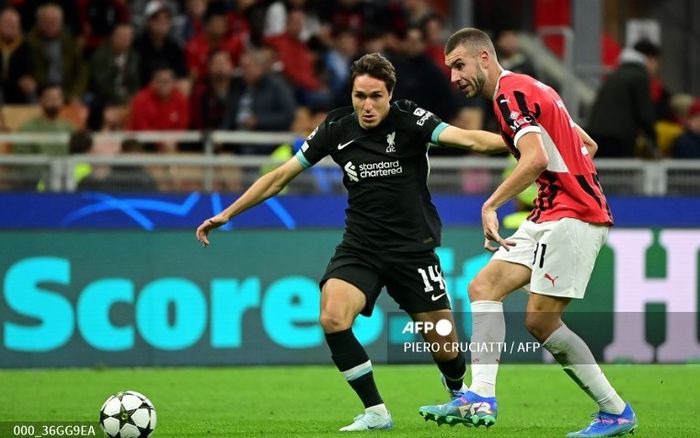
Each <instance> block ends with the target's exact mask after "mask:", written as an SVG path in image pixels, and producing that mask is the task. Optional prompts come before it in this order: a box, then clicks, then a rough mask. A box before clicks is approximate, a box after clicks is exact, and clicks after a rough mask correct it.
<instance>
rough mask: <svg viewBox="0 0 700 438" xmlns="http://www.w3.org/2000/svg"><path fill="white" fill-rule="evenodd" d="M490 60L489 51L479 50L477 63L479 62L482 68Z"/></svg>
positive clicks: (486, 65)
mask: <svg viewBox="0 0 700 438" xmlns="http://www.w3.org/2000/svg"><path fill="white" fill-rule="evenodd" d="M490 61H491V55H489V52H488V51H487V50H482V51H481V52H479V64H481V66H482V67H483V68H486V67H488V65H489V62H490Z"/></svg>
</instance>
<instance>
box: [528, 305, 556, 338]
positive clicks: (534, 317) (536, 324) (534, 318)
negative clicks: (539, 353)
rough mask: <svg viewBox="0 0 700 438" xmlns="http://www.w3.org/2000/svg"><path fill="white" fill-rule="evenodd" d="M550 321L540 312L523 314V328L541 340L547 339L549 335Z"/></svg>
mask: <svg viewBox="0 0 700 438" xmlns="http://www.w3.org/2000/svg"><path fill="white" fill-rule="evenodd" d="M550 326H551V322H550V321H548V320H547V318H545V317H543V315H542V314H541V313H538V312H529V313H528V314H527V315H526V316H525V328H527V331H528V332H530V334H531V335H532V336H533V337H534V338H535V339H537V340H538V341H540V342H542V341H544V340H545V339H547V338H548V337H549V335H550V333H549V332H550Z"/></svg>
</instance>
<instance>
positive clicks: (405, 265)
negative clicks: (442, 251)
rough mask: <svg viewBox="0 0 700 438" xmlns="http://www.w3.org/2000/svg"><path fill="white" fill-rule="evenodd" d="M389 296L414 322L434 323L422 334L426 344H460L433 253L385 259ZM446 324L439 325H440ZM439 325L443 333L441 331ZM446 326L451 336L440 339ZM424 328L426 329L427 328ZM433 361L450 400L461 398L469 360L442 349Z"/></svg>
mask: <svg viewBox="0 0 700 438" xmlns="http://www.w3.org/2000/svg"><path fill="white" fill-rule="evenodd" d="M382 263H383V271H384V278H385V279H386V286H387V292H388V293H389V295H391V297H392V298H393V299H394V301H396V302H397V303H398V304H399V307H400V308H401V309H402V310H404V311H405V312H406V313H408V314H409V315H410V316H411V318H413V320H414V321H421V322H431V323H432V325H431V327H433V328H432V329H431V330H423V331H422V332H421V334H422V335H423V339H424V340H425V341H426V342H430V343H433V342H435V343H437V344H438V345H443V344H444V343H445V342H447V343H448V345H451V346H453V345H455V344H457V343H459V338H458V336H457V331H456V330H454V327H455V322H454V318H453V316H452V311H451V310H450V299H449V296H448V293H447V286H446V285H445V280H444V279H443V278H442V269H441V268H440V260H439V259H438V257H437V255H436V254H435V252H434V251H432V250H430V251H425V252H421V253H416V254H401V255H393V254H384V255H382ZM441 320H442V321H443V322H440V321H441ZM438 323H440V324H441V326H440V328H441V330H438ZM445 324H446V325H448V326H449V327H450V330H447V331H448V333H445V334H444V335H440V334H439V333H438V331H440V332H442V329H443V328H444V327H445ZM424 327H425V326H424ZM432 354H433V359H434V360H435V363H436V364H437V366H438V368H439V369H440V372H441V373H442V378H441V380H442V382H443V385H444V386H445V388H446V389H447V390H448V393H449V395H450V397H451V398H454V397H455V396H459V395H461V392H462V391H463V390H465V389H467V388H466V387H465V386H464V374H465V373H466V360H465V358H464V355H463V354H462V353H461V352H459V349H455V348H452V349H450V350H449V351H448V350H446V349H445V348H444V346H443V348H440V350H439V351H436V352H433V353H432Z"/></svg>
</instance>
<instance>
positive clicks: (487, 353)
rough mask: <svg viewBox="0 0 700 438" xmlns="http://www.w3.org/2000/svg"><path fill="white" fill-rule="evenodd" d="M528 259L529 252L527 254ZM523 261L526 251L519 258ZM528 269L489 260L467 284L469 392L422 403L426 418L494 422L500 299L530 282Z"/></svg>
mask: <svg viewBox="0 0 700 438" xmlns="http://www.w3.org/2000/svg"><path fill="white" fill-rule="evenodd" d="M527 257H528V258H529V259H531V258H532V253H530V254H527ZM520 258H521V259H522V260H523V262H524V261H525V252H524V251H523V256H522V257H520ZM530 274H531V271H530V269H529V268H527V267H526V266H524V263H523V264H521V263H515V262H510V261H504V260H496V259H494V260H491V261H490V262H489V264H488V265H486V267H485V268H484V269H483V270H481V272H479V274H477V276H476V278H474V280H473V281H472V282H471V283H470V284H469V298H470V300H471V311H472V339H471V342H472V343H473V344H474V345H477V346H478V348H473V349H472V355H471V373H472V383H471V385H469V391H467V392H466V393H464V394H463V395H462V396H461V397H458V398H456V399H454V400H452V401H451V402H450V403H447V404H444V405H437V406H423V407H421V408H420V409H419V413H420V414H421V415H422V416H423V417H424V418H426V419H430V420H435V421H436V422H438V423H439V424H440V423H448V424H451V425H454V424H457V423H463V424H466V425H475V426H480V425H486V426H491V425H493V424H494V423H495V422H496V417H497V412H498V406H497V403H496V374H497V373H498V364H499V362H500V352H501V344H502V343H503V342H504V341H505V331H506V329H505V319H504V315H503V303H502V301H503V299H504V298H505V297H506V296H508V294H510V293H511V292H513V291H514V290H517V289H519V288H521V287H523V286H524V285H526V284H527V283H529V281H530Z"/></svg>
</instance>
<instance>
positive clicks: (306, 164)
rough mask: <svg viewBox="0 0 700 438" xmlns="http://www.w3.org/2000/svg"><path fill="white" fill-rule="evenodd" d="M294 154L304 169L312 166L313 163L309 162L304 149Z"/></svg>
mask: <svg viewBox="0 0 700 438" xmlns="http://www.w3.org/2000/svg"><path fill="white" fill-rule="evenodd" d="M294 156H295V157H296V159H297V161H299V164H301V167H303V168H304V169H308V168H309V167H311V163H309V160H307V159H306V157H305V156H304V153H303V152H302V151H298V152H297V153H296V154H295V155H294Z"/></svg>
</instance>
